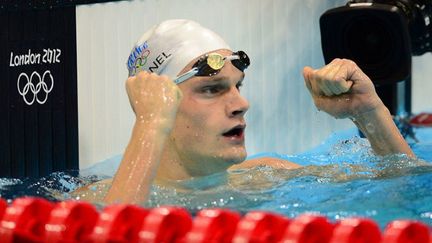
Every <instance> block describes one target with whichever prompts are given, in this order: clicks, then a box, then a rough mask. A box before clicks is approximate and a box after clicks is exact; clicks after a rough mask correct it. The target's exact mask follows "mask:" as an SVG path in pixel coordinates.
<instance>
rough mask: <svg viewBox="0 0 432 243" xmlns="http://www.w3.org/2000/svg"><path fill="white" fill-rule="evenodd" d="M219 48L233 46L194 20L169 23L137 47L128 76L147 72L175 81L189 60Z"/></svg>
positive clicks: (162, 24) (135, 47) (149, 32)
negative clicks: (143, 71)
mask: <svg viewBox="0 0 432 243" xmlns="http://www.w3.org/2000/svg"><path fill="white" fill-rule="evenodd" d="M218 49H230V47H229V46H228V44H227V43H226V42H225V41H224V40H223V39H222V38H221V37H220V36H219V35H217V34H216V33H214V32H213V31H211V30H209V29H206V28H204V27H202V26H201V25H200V24H198V23H196V22H194V21H191V20H185V19H174V20H167V21H164V22H162V23H160V24H158V25H155V26H153V27H152V28H151V29H150V30H148V31H147V32H146V33H144V35H143V36H142V37H141V38H140V39H139V41H138V42H137V43H136V44H135V46H134V48H133V49H132V51H131V54H130V56H129V59H128V61H127V67H128V70H129V76H133V75H135V74H136V73H138V72H139V71H141V70H145V71H149V72H153V73H157V74H165V75H168V77H170V78H172V79H174V78H175V77H177V75H178V74H179V72H180V71H181V70H183V68H184V67H185V66H186V65H187V64H188V63H189V62H190V61H192V60H193V59H195V58H197V57H199V56H201V55H203V54H204V53H208V52H211V51H214V50H218Z"/></svg>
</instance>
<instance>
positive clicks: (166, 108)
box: [126, 71, 182, 129]
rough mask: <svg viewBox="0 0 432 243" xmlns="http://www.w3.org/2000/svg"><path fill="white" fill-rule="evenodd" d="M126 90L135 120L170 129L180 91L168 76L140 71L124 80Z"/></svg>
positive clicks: (180, 95) (179, 99)
mask: <svg viewBox="0 0 432 243" xmlns="http://www.w3.org/2000/svg"><path fill="white" fill-rule="evenodd" d="M126 91H127V94H128V96H129V102H130V104H131V106H132V109H133V111H134V112H135V115H136V119H137V122H141V123H146V124H156V125H157V126H162V127H163V128H166V129H171V127H172V126H173V124H174V121H175V117H176V114H177V109H178V106H179V104H180V102H181V99H182V93H181V91H180V89H179V88H178V87H177V85H176V84H175V83H174V82H173V81H172V80H171V79H170V78H168V77H167V76H165V75H162V76H159V75H157V74H154V73H148V72H145V71H142V72H139V73H138V74H137V75H136V76H132V77H129V78H128V79H127V80H126Z"/></svg>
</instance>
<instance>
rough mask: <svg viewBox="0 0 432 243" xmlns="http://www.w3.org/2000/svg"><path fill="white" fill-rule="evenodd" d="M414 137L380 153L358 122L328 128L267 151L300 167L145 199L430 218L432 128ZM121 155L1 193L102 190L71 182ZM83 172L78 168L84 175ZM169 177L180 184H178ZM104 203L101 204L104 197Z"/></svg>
mask: <svg viewBox="0 0 432 243" xmlns="http://www.w3.org/2000/svg"><path fill="white" fill-rule="evenodd" d="M414 133H415V136H416V139H417V141H414V140H412V139H411V140H409V141H410V146H411V147H412V148H413V150H414V152H415V153H416V155H417V156H418V159H415V160H414V159H410V158H408V157H406V156H403V155H394V156H388V157H379V156H375V155H374V154H373V153H372V150H371V148H370V145H369V143H368V141H367V140H366V139H363V138H360V137H359V136H358V135H357V130H356V129H351V130H347V131H342V132H338V133H335V134H333V135H332V136H330V137H329V138H328V139H327V140H326V141H325V142H324V143H322V144H321V145H320V146H318V147H316V148H315V149H313V150H311V151H308V152H306V153H302V154H298V155H292V156H288V155H278V154H274V153H262V154H257V155H254V156H251V158H259V157H264V156H273V157H278V158H283V159H286V160H289V161H292V162H296V163H298V164H301V165H303V166H304V167H303V168H300V169H296V170H282V169H273V168H270V167H266V166H261V167H256V168H253V169H247V170H235V171H229V172H224V173H219V174H214V175H211V176H206V177H200V178H193V179H190V180H184V181H171V182H165V184H164V186H156V185H155V186H153V188H152V192H151V199H150V200H149V201H148V202H147V203H145V204H144V205H143V206H147V207H157V206H161V205H167V204H168V205H180V206H183V207H186V208H188V209H189V210H190V211H191V212H192V213H194V212H196V211H198V210H200V209H203V208H208V207H225V208H231V209H234V210H236V211H240V212H247V211H251V210H267V211H273V212H277V213H280V214H283V215H286V216H288V217H296V216H297V215H299V214H302V213H305V212H316V213H320V214H322V215H325V216H327V217H328V218H330V219H334V220H337V219H341V218H346V217H351V216H363V217H369V218H372V219H374V220H375V221H376V222H377V223H378V224H379V225H380V226H381V227H384V226H385V225H386V224H387V223H389V222H390V221H392V220H395V219H414V220H419V221H422V222H424V223H427V224H428V225H432V193H431V191H432V128H417V129H414ZM120 159H121V156H115V157H113V158H111V159H109V160H107V161H103V162H101V163H98V164H97V165H95V166H93V167H92V168H89V169H86V170H82V171H80V172H77V171H71V172H59V173H53V174H51V175H50V176H48V177H44V178H40V179H0V197H3V198H6V199H13V198H16V197H21V196H24V195H33V196H42V197H45V198H48V199H50V200H65V199H83V198H88V196H89V194H91V195H92V196H96V197H99V198H102V197H103V195H104V193H105V192H106V190H107V188H108V186H107V184H103V183H100V184H94V185H93V186H90V187H89V190H87V191H85V192H80V193H71V192H72V191H73V190H75V189H77V188H79V187H81V186H83V185H89V184H91V183H94V182H96V181H100V180H101V179H105V178H109V177H111V176H112V174H113V173H114V171H115V168H116V167H117V166H118V164H119V161H120ZM78 173H79V175H78ZM170 184H175V185H176V188H177V189H173V187H171V186H170ZM100 206H103V205H102V204H100Z"/></svg>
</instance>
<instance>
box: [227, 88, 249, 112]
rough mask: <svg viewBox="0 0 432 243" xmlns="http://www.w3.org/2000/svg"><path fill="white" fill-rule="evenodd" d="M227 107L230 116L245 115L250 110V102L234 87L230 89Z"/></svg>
mask: <svg viewBox="0 0 432 243" xmlns="http://www.w3.org/2000/svg"><path fill="white" fill-rule="evenodd" d="M226 109H227V114H228V116H229V117H236V116H243V115H244V114H245V113H246V112H247V110H249V102H248V101H247V100H246V98H245V97H243V96H242V95H241V94H240V91H239V90H238V89H237V88H233V89H232V90H231V91H230V94H229V102H228V105H227V108H226Z"/></svg>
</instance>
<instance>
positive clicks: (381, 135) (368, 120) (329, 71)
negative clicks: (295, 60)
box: [303, 59, 414, 157]
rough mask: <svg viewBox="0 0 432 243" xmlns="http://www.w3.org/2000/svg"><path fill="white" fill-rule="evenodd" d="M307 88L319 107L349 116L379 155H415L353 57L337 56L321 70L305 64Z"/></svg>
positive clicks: (332, 113) (335, 113) (338, 116)
mask: <svg viewBox="0 0 432 243" xmlns="http://www.w3.org/2000/svg"><path fill="white" fill-rule="evenodd" d="M303 76H304V79H305V84H306V87H307V88H308V90H309V92H310V93H311V95H312V98H313V100H314V102H315V105H316V107H317V108H318V109H319V110H323V111H325V112H327V113H329V114H330V115H332V116H334V117H336V118H350V119H351V120H353V122H354V123H355V124H356V126H357V127H358V128H359V129H360V130H361V131H362V132H363V134H365V136H366V137H367V138H368V140H369V142H370V143H371V146H372V148H373V150H374V151H375V153H376V154H378V155H389V154H397V153H403V154H407V155H408V156H412V157H414V154H413V152H412V150H411V148H410V147H409V146H408V144H407V143H406V141H405V140H404V138H403V137H402V135H401V134H400V132H399V130H398V129H397V127H396V125H395V124H394V122H393V119H392V117H391V114H390V112H389V111H388V109H387V108H386V107H385V106H384V104H383V103H382V101H381V99H380V98H379V97H378V95H377V94H376V92H375V88H374V86H373V83H372V81H371V80H370V79H369V77H367V76H366V74H364V73H363V72H362V71H361V70H360V68H359V67H358V66H357V65H356V64H355V63H354V62H353V61H351V60H347V59H335V60H333V61H332V62H331V63H329V64H328V65H326V66H324V67H322V68H320V69H316V70H314V69H312V68H311V67H305V68H304V69H303Z"/></svg>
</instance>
